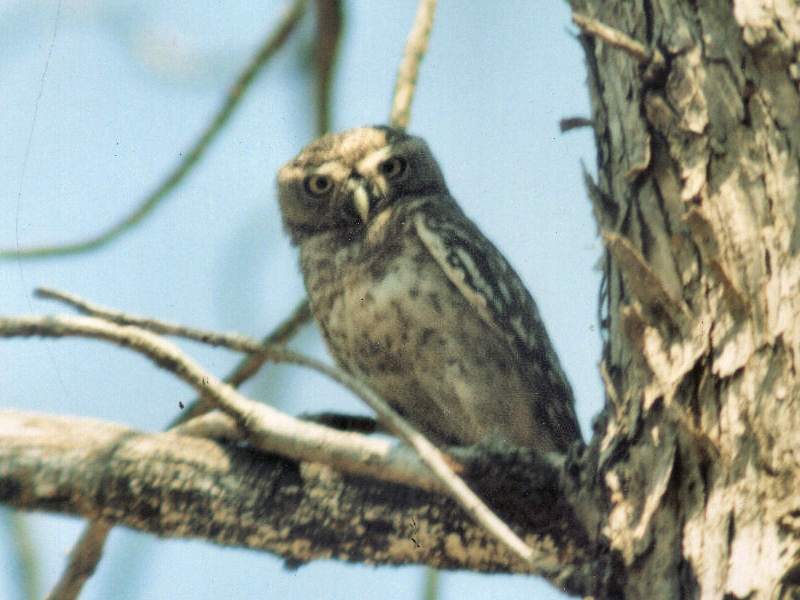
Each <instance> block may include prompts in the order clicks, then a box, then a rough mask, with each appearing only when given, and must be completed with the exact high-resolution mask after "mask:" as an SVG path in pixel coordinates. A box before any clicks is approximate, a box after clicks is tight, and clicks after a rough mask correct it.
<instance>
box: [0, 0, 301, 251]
mask: <svg viewBox="0 0 800 600" xmlns="http://www.w3.org/2000/svg"><path fill="white" fill-rule="evenodd" d="M305 5H306V0H294V2H293V3H292V5H291V6H290V7H289V9H288V10H287V11H286V13H285V14H284V15H283V16H282V17H281V19H280V21H279V23H278V25H277V26H276V28H275V30H274V31H273V32H272V33H271V34H270V35H269V36H267V38H266V39H265V40H264V43H263V44H262V45H261V47H260V48H259V49H258V51H257V52H256V53H255V54H254V55H253V57H252V58H251V59H250V61H249V64H248V65H247V67H246V68H245V69H244V71H242V73H241V74H240V75H239V77H238V78H237V79H236V81H235V82H234V84H233V85H232V86H231V88H230V89H229V90H228V96H227V98H226V99H225V102H224V103H223V104H222V106H221V107H220V109H219V110H218V111H217V114H216V115H214V118H213V119H212V120H211V122H210V123H209V125H208V127H206V129H205V131H203V132H202V133H201V134H200V137H198V138H197V140H196V141H195V143H194V144H193V145H192V147H191V148H189V150H187V151H186V152H184V153H182V156H183V159H182V160H181V161H180V163H179V164H178V165H177V166H176V167H175V168H174V169H173V170H172V171H170V172H169V174H168V175H167V176H166V177H165V178H164V179H163V181H162V182H161V183H160V184H159V185H158V186H157V187H156V189H155V190H153V191H152V192H150V193H149V194H148V195H147V196H146V197H145V198H144V199H143V200H142V202H141V204H140V205H139V206H138V207H137V208H136V209H134V210H133V212H131V213H130V214H129V215H128V216H126V217H125V218H124V219H122V220H121V221H120V222H118V223H116V224H114V225H112V226H111V227H109V228H108V229H107V230H106V231H104V232H102V233H100V234H98V235H96V236H94V237H92V238H89V239H88V240H83V241H80V242H74V243H69V244H63V245H54V246H38V247H32V248H7V249H0V258H17V259H20V258H47V257H51V256H65V255H69V254H79V253H81V252H88V251H90V250H96V249H98V248H101V247H103V246H105V245H106V244H107V243H109V242H111V241H113V240H115V239H116V238H118V237H119V236H120V235H121V234H122V233H125V232H126V231H128V230H129V229H130V228H131V227H133V226H134V225H136V224H137V223H139V222H140V221H141V220H142V219H144V218H145V217H146V216H147V215H149V214H150V213H151V212H152V211H153V210H154V209H155V208H156V207H157V206H158V205H159V204H161V202H162V201H163V200H164V199H165V198H166V197H167V196H168V195H169V194H170V192H172V190H174V189H175V188H176V187H177V186H178V184H179V183H180V182H181V181H183V179H184V177H185V176H186V175H187V174H188V173H189V172H190V171H191V170H192V168H193V167H194V166H195V165H196V164H197V163H198V161H199V160H200V158H202V156H203V155H204V154H205V151H206V149H208V147H209V146H210V145H211V142H212V141H213V140H214V139H215V138H216V137H217V134H218V133H219V132H220V131H221V130H222V128H223V127H224V126H225V124H226V123H227V122H228V119H230V117H231V115H232V114H233V112H234V110H235V109H236V107H237V106H238V105H239V102H240V101H241V100H242V98H243V97H244V95H245V92H246V91H247V88H249V87H250V84H251V83H252V82H253V81H254V80H255V78H256V76H257V75H258V74H259V73H260V72H261V70H262V69H263V67H264V65H265V64H266V63H267V62H268V61H269V59H270V58H272V57H273V56H274V55H275V52H277V51H278V50H279V49H280V47H281V46H283V43H284V42H285V41H286V39H287V38H288V37H289V34H290V33H291V32H292V31H293V30H294V28H295V27H296V26H297V24H298V23H299V22H300V19H301V17H302V16H303V14H304V13H305Z"/></svg>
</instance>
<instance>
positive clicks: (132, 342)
mask: <svg viewBox="0 0 800 600" xmlns="http://www.w3.org/2000/svg"><path fill="white" fill-rule="evenodd" d="M81 303H82V304H83V305H86V303H85V302H83V301H81ZM100 310H102V311H103V312H104V313H106V314H115V315H116V316H117V317H120V315H119V313H117V312H116V311H109V310H107V309H100ZM120 318H121V320H124V321H125V322H128V323H130V322H136V321H138V322H140V323H142V324H146V325H148V326H152V328H153V330H154V331H159V332H160V333H164V334H167V335H180V336H181V337H184V338H187V339H192V340H195V341H200V342H204V343H208V344H212V345H220V346H225V347H227V348H230V349H234V350H238V351H242V352H251V353H260V354H266V355H267V356H268V357H269V359H270V360H275V361H280V362H287V363H291V364H296V365H301V366H306V367H308V368H311V369H313V370H315V371H317V372H319V373H322V374H324V375H326V376H328V377H330V378H331V379H333V380H334V381H336V382H338V383H339V384H341V385H343V386H344V387H346V388H347V389H349V390H350V391H351V392H353V393H354V394H356V395H357V396H358V397H359V398H361V399H362V400H363V401H364V402H366V403H367V405H368V406H369V407H370V408H372V409H373V410H374V411H375V412H376V413H377V414H378V418H379V419H380V421H381V422H382V423H383V424H384V425H385V426H386V427H387V429H388V430H389V431H391V432H392V433H393V434H395V435H397V436H398V437H399V438H400V439H401V440H403V441H404V442H406V444H408V445H409V446H410V447H411V448H413V449H414V450H415V451H416V452H417V453H418V454H419V457H420V459H421V460H422V462H423V463H424V464H425V465H426V466H427V467H428V468H429V469H430V470H431V471H432V472H433V474H434V476H435V478H436V479H437V480H438V481H439V483H440V484H441V485H442V486H443V487H444V488H445V489H446V490H447V491H448V494H449V495H450V497H451V498H453V500H455V501H456V502H457V503H458V504H459V505H460V506H461V508H463V509H464V511H465V512H466V513H467V514H468V515H469V516H470V517H471V518H472V519H473V520H474V521H475V522H477V523H479V524H480V525H481V526H482V527H484V528H485V529H486V530H487V531H488V532H490V533H491V534H492V535H494V536H496V537H497V539H498V540H500V541H501V542H502V543H504V544H505V545H506V546H507V547H508V548H509V549H510V550H511V551H512V552H514V553H515V554H516V555H517V556H519V557H520V558H521V559H522V560H524V561H525V562H527V563H532V562H533V557H534V553H533V550H532V549H531V548H530V547H529V546H528V545H527V544H525V542H523V541H522V539H521V538H519V536H517V535H516V534H515V533H514V532H513V531H512V530H511V528H510V527H509V526H508V525H507V524H506V523H505V522H504V521H503V520H502V519H500V518H499V517H498V516H497V515H496V514H494V512H493V511H492V510H491V509H490V508H489V507H488V506H486V504H485V503H484V502H483V501H482V500H481V499H480V498H479V497H478V496H477V495H476V494H475V493H474V492H473V491H472V490H471V489H470V488H469V486H467V484H466V483H465V482H464V480H462V479H461V478H460V477H458V476H457V475H456V474H455V473H454V472H453V471H452V469H451V468H450V466H449V465H448V463H447V459H446V458H445V456H444V455H443V454H442V453H441V452H440V451H439V449H438V448H436V446H434V445H433V444H432V443H431V442H430V441H428V439H427V438H425V436H423V435H422V434H420V433H419V432H418V431H416V429H415V428H414V427H413V426H412V425H411V424H410V423H408V422H407V421H406V420H405V419H403V418H402V417H400V415H398V414H397V413H396V412H395V411H394V410H393V409H392V408H391V407H390V406H389V405H388V404H387V403H386V402H385V401H384V400H383V399H382V398H380V397H379V396H378V395H377V394H376V393H375V392H373V391H372V389H370V388H369V387H368V386H367V385H366V384H364V383H363V382H362V381H360V380H359V379H357V378H355V377H353V376H352V375H350V374H349V373H346V372H344V371H341V370H339V369H336V368H334V367H330V366H328V365H325V364H322V363H320V362H319V361H317V360H315V359H313V358H310V357H307V356H304V355H302V354H300V353H298V352H294V351H291V350H288V349H286V348H284V347H282V346H276V345H269V346H265V345H263V344H261V343H260V342H259V341H257V340H253V339H250V338H248V337H246V336H243V335H239V334H227V333H216V332H211V331H205V330H194V329H191V328H188V327H185V326H182V325H175V324H170V323H163V322H157V321H154V320H153V319H141V318H137V317H129V316H125V317H120ZM10 331H13V332H15V334H16V335H50V336H58V337H61V336H65V335H77V336H83V337H93V338H99V339H106V340H109V341H113V342H115V343H119V344H122V345H124V346H125V347H127V348H131V349H132V350H136V351H138V352H140V353H142V354H144V355H145V356H148V357H149V358H150V359H151V360H153V361H154V362H155V363H156V364H157V365H159V366H161V367H162V368H165V369H167V370H169V371H170V372H172V373H174V374H175V375H177V376H178V377H180V378H181V379H183V380H184V381H185V382H186V383H188V384H189V385H191V386H192V387H194V388H195V389H196V390H197V391H198V393H200V394H201V395H202V396H203V397H204V398H206V399H208V400H209V401H210V402H213V403H214V404H215V405H216V406H217V407H218V408H219V409H220V410H222V411H223V412H225V413H227V414H229V415H231V416H232V417H234V418H235V419H236V420H237V422H238V423H239V424H240V425H241V426H242V428H243V429H244V431H245V432H247V434H249V435H252V434H253V432H254V431H255V430H256V428H257V427H260V424H261V423H264V421H262V419H263V418H265V415H266V419H267V422H268V423H269V428H270V429H272V428H273V427H274V426H275V424H278V423H279V424H280V427H279V429H280V432H279V433H281V434H283V435H284V444H285V446H278V447H270V448H263V446H261V445H259V446H258V447H260V448H262V449H268V450H270V451H278V452H285V450H286V447H288V446H293V445H296V443H297V440H296V439H295V438H294V437H293V436H292V435H287V431H288V429H287V428H288V427H290V426H292V425H293V424H292V423H290V421H296V419H292V418H291V417H289V416H288V415H285V414H283V413H281V412H280V411H277V410H275V409H273V408H271V407H268V406H266V405H264V404H260V403H258V402H253V401H252V400H249V399H247V398H245V397H244V396H241V395H240V394H239V393H238V392H236V390H235V389H234V388H232V387H231V386H229V385H227V384H225V383H223V382H222V381H220V380H218V379H217V378H216V377H214V376H213V375H210V374H209V373H207V372H205V371H204V370H203V369H202V368H201V367H200V366H199V365H197V364H196V363H195V362H194V361H193V360H192V359H191V358H189V357H188V356H187V355H185V354H184V353H183V352H182V351H181V350H180V349H179V348H178V347H177V346H175V345H174V344H172V343H170V342H168V341H167V340H164V339H162V338H160V337H158V336H157V335H155V334H153V333H151V332H150V331H146V330H144V329H142V328H140V327H138V326H133V325H117V324H116V323H112V322H109V321H104V320H100V319H98V318H94V317H72V318H69V317H49V318H44V317H18V318H16V319H14V320H13V322H12V320H11V319H0V336H3V335H7V333H8V332H10ZM304 425H305V426H306V427H320V426H317V425H314V424H312V423H305V424H304ZM326 429H327V428H324V427H322V428H321V430H326ZM350 435H357V434H350ZM304 459H305V460H309V458H308V457H306V458H304ZM312 460H316V461H317V462H326V463H327V461H326V460H320V459H319V458H318V457H315V458H314V459H312Z"/></svg>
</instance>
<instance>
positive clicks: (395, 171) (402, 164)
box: [378, 156, 406, 179]
mask: <svg viewBox="0 0 800 600" xmlns="http://www.w3.org/2000/svg"><path fill="white" fill-rule="evenodd" d="M405 171H406V161H405V159H402V158H400V157H398V156H393V157H392V158H390V159H388V160H385V161H383V162H382V163H381V164H379V165H378V172H379V173H380V174H381V175H383V176H384V177H386V179H397V178H398V177H400V176H401V175H402V174H403V173H405Z"/></svg>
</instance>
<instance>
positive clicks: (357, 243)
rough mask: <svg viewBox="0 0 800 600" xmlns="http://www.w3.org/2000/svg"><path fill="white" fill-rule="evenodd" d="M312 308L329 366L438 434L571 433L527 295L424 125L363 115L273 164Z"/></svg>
mask: <svg viewBox="0 0 800 600" xmlns="http://www.w3.org/2000/svg"><path fill="white" fill-rule="evenodd" d="M278 197H279V202H280V208H281V214H282V218H283V224H284V227H285V229H286V231H287V232H288V234H289V236H290V237H291V241H292V243H293V244H294V245H297V246H298V247H299V250H300V269H301V271H302V274H303V278H304V280H305V286H306V290H307V291H308V297H309V302H310V305H311V310H312V313H313V315H314V319H315V321H316V323H317V325H318V326H319V329H320V330H321V332H322V336H323V337H324V339H325V342H326V343H327V346H328V348H329V350H330V352H331V354H332V355H333V357H334V359H335V360H336V362H337V363H338V365H339V366H340V367H341V368H343V369H345V370H346V371H348V372H350V373H351V374H353V375H355V376H357V377H359V378H361V379H362V380H363V381H365V382H366V383H367V384H368V385H369V386H370V387H371V388H372V389H373V390H375V391H376V392H377V393H378V394H379V395H380V396H381V397H382V398H384V399H385V400H386V401H387V402H389V404H391V405H392V406H393V408H394V409H395V410H397V411H398V412H399V413H400V414H402V415H403V416H404V417H405V418H406V419H408V420H409V421H410V422H411V423H413V424H414V425H416V427H417V428H419V429H420V430H421V431H422V433H424V434H425V435H427V436H428V437H429V439H431V440H432V441H434V442H436V443H438V444H444V445H446V444H453V445H470V444H474V443H476V442H480V441H483V440H487V441H491V442H499V443H507V444H513V445H516V446H523V447H529V448H533V449H536V450H538V451H542V452H549V451H559V452H564V451H566V450H567V449H568V448H569V447H570V446H571V445H572V443H573V442H575V441H576V440H580V439H581V436H580V431H579V428H578V425H577V420H576V417H575V409H574V406H573V398H572V391H571V389H570V386H569V383H568V382H567V380H566V378H565V376H564V373H563V371H562V369H561V366H560V364H559V361H558V358H557V357H556V355H555V352H554V351H553V348H552V345H551V343H550V340H549V338H548V336H547V332H546V331H545V328H544V325H543V324H542V321H541V319H540V318H539V313H538V310H537V308H536V304H535V303H534V300H533V298H532V297H531V295H530V294H529V293H528V291H527V289H526V288H525V286H524V284H523V283H522V281H521V280H520V278H519V276H518V275H517V274H516V273H515V272H514V270H513V269H512V268H511V266H510V265H509V264H508V262H507V261H506V259H505V258H504V257H503V255H502V254H501V253H500V252H499V251H498V249H497V248H496V247H495V246H494V245H493V244H492V243H491V242H490V241H489V240H488V239H486V237H484V235H483V234H482V233H481V232H480V230H479V229H478V228H477V227H476V226H475V224H474V223H473V222H472V221H470V219H469V218H467V217H466V216H465V215H464V213H463V212H462V210H461V208H459V206H458V204H457V203H456V201H455V199H454V198H453V197H452V196H451V195H450V193H449V192H448V189H447V186H446V184H445V181H444V178H443V176H442V172H441V170H440V168H439V165H438V164H437V162H436V160H435V159H434V157H433V155H432V154H431V152H430V150H429V149H428V146H427V145H426V143H425V142H424V141H423V140H422V139H421V138H419V137H414V136H411V135H407V134H406V133H404V132H402V131H399V130H396V129H392V128H388V127H361V128H358V129H353V130H351V131H346V132H343V133H338V134H332V135H327V136H325V137H322V138H320V139H318V140H316V141H315V142H313V143H311V144H310V145H309V146H307V147H306V148H305V149H303V150H302V151H301V152H300V154H299V155H298V156H297V157H296V158H295V159H294V160H292V161H291V162H289V163H288V164H286V165H285V166H284V167H283V168H281V170H280V172H279V173H278Z"/></svg>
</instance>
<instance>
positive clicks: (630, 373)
mask: <svg viewBox="0 0 800 600" xmlns="http://www.w3.org/2000/svg"><path fill="white" fill-rule="evenodd" d="M570 3H571V5H572V8H573V11H574V12H575V13H580V14H582V15H586V16H588V17H589V18H590V20H595V21H596V22H599V23H601V24H604V25H606V26H608V27H610V28H612V29H614V30H617V31H618V32H622V33H624V34H627V36H629V37H630V38H632V40H636V41H638V42H639V43H640V44H642V45H643V47H644V48H645V49H646V53H645V54H644V55H642V54H641V53H637V51H636V48H635V47H631V46H630V44H626V43H612V41H613V40H612V39H611V37H610V36H609V35H604V34H602V33H597V32H596V31H595V32H590V31H589V30H588V29H587V28H586V27H582V28H583V30H584V32H585V33H584V35H583V36H581V39H582V41H583V43H584V46H585V49H586V57H587V65H588V77H589V87H590V91H591V99H592V112H593V115H592V117H593V124H594V127H595V133H596V139H597V147H598V180H597V183H596V184H590V186H589V187H590V195H591V197H592V202H593V207H594V211H595V214H596V218H597V222H598V225H599V227H600V230H601V233H602V235H603V238H604V241H605V244H606V253H605V254H606V256H605V261H604V273H605V281H604V284H605V285H604V290H603V291H604V312H605V323H604V326H605V332H606V335H607V337H606V343H605V348H604V352H603V361H602V365H601V370H602V373H603V376H604V379H605V382H606V386H607V407H606V408H607V409H606V413H605V418H604V419H603V420H602V422H601V423H600V424H599V429H598V435H599V436H601V437H602V442H601V443H600V447H599V451H600V454H599V459H598V473H599V480H600V481H602V482H604V484H605V486H607V494H608V498H609V502H610V508H609V513H608V515H607V522H606V525H605V528H604V534H605V535H606V536H607V537H608V539H609V542H608V543H609V546H610V550H611V555H612V556H613V557H614V559H615V560H614V562H613V566H612V567H610V569H611V571H612V572H611V573H607V575H608V577H607V579H606V582H605V583H601V582H598V584H599V585H601V586H602V587H601V588H599V589H598V590H597V595H598V596H606V597H609V596H613V597H615V596H621V597H625V598H670V599H673V598H731V599H732V598H783V597H795V596H796V595H797V594H800V559H798V557H800V539H799V538H800V485H798V449H800V433H799V432H800V411H798V400H800V382H799V380H798V365H797V363H796V361H795V357H800V318H798V317H799V316H800V293H798V292H799V291H800V264H798V256H797V253H798V249H799V248H800V225H799V224H798V203H799V202H800V190H799V189H798V185H799V181H798V150H799V149H800V114H799V113H800V98H799V97H798V87H797V80H798V78H799V77H800V64H798V54H797V50H798V43H799V42H800V9H798V8H797V7H796V6H795V5H794V4H793V3H791V2H774V3H773V2H769V3H767V2H755V1H752V2H747V1H742V2H732V3H730V2H721V1H719V0H713V1H710V2H689V1H685V0H679V1H675V2H650V1H645V2H630V3H628V2H600V1H597V0H591V1H585V2H584V1H580V0H571V2H570ZM610 582H613V583H610Z"/></svg>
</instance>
